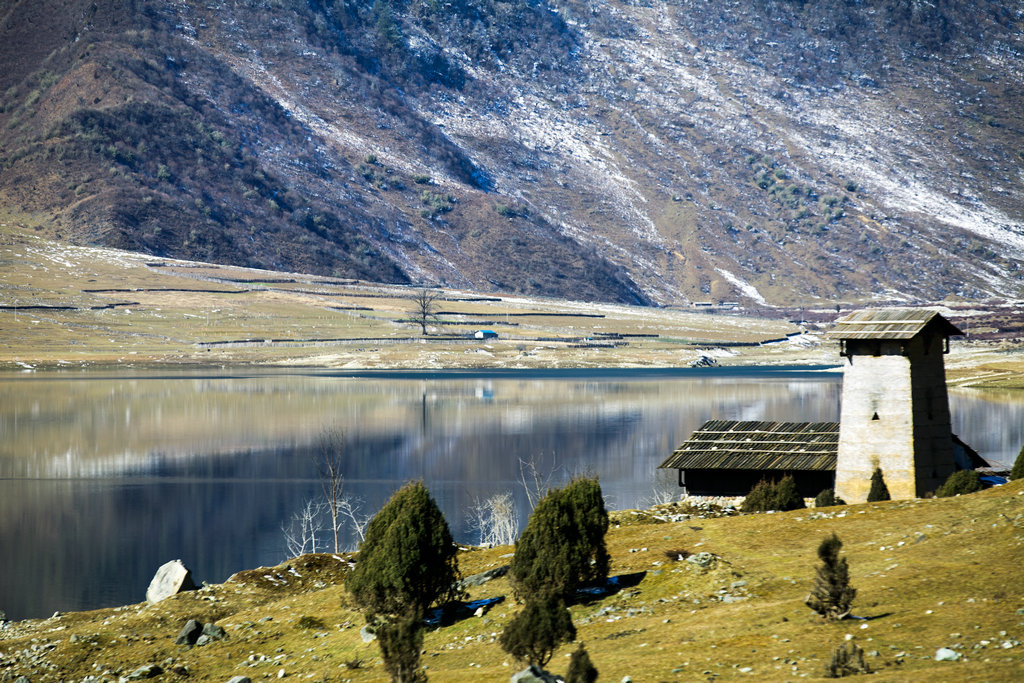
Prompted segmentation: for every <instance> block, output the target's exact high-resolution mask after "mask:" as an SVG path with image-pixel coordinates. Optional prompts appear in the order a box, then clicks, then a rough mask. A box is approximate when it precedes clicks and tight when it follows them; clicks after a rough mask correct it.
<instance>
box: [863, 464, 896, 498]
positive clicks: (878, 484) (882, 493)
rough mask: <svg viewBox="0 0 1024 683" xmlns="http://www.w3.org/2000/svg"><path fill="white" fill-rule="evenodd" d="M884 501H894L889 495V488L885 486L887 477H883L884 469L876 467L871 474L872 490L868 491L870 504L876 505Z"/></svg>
mask: <svg viewBox="0 0 1024 683" xmlns="http://www.w3.org/2000/svg"><path fill="white" fill-rule="evenodd" d="M882 500H892V496H890V495H889V487H888V486H886V485H885V477H884V476H883V475H882V468H881V467H876V468H875V471H874V472H872V473H871V490H869V491H868V502H869V503H876V502H879V501H882Z"/></svg>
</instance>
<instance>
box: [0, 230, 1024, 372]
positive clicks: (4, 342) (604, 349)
mask: <svg viewBox="0 0 1024 683" xmlns="http://www.w3.org/2000/svg"><path fill="white" fill-rule="evenodd" d="M16 218H17V220H16V219H15V218H10V217H8V218H7V219H6V222H4V221H0V273H2V278H0V369H6V370H26V369H33V368H38V369H44V368H84V367H135V368H144V367H152V366H166V365H201V366H230V365H236V366H237V365H259V366H268V365H273V366H298V365H303V366H317V367H328V368H351V369H371V368H415V369H444V368H559V367H561V368H572V367H687V366H689V365H692V364H694V363H696V362H699V361H701V359H702V358H705V357H707V358H711V359H713V360H714V361H715V362H717V363H718V364H721V365H730V364H738V365H753V364H769V365H778V364H834V363H836V362H837V361H838V360H839V359H838V356H837V346H836V345H835V344H834V343H833V342H829V341H826V340H824V339H823V336H822V332H823V331H824V330H826V329H827V328H828V326H829V324H828V323H829V321H830V320H831V319H832V318H833V317H834V313H829V312H827V311H799V310H788V311H777V312H775V313H773V314H772V315H771V317H768V316H767V315H766V314H764V313H763V312H761V313H758V314H757V315H754V314H752V313H750V312H748V313H743V312H741V311H731V312H728V313H723V312H705V311H697V310H696V309H689V310H678V309H666V308H661V309H658V308H644V307H632V306H620V305H611V304H595V303H582V302H570V301H560V300H553V299H538V298H527V297H522V296H506V295H486V296H484V295H480V294H478V293H474V292H464V291H456V290H440V291H439V296H440V300H439V301H438V305H437V320H436V322H435V323H434V324H432V325H431V326H430V329H429V334H428V335H422V334H421V330H420V327H419V325H417V324H416V322H415V321H414V320H413V310H414V305H413V302H412V297H413V296H414V295H415V293H416V288H411V287H402V286H388V285H381V284H374V283H366V282H359V281H351V280H339V279H335V278H324V277H318V276H307V275H301V274H294V273H278V272H270V271H262V270H253V269H246V268H237V267H227V266H218V265H212V264H203V263H195V262H186V261H175V260H169V259H157V258H153V257H150V256H146V255H141V254H135V253H129V252H120V251H116V250H111V249H97V248H88V247H78V246H71V245H67V244H63V243H60V242H54V241H51V240H48V239H45V238H43V237H40V236H38V235H37V234H36V233H35V231H34V230H33V229H32V228H31V227H26V226H30V225H31V221H30V220H29V219H28V218H26V217H24V216H19V217H16ZM951 305H952V304H951ZM956 306H957V310H956V311H955V312H956V313H957V314H959V315H975V316H977V318H978V319H979V320H980V319H981V318H983V317H986V316H987V318H986V319H992V320H996V322H989V323H987V324H990V325H991V324H1003V325H1010V324H1011V322H1010V321H1007V320H1003V321H1002V322H1001V323H1000V322H998V319H997V318H995V317H994V315H993V314H992V313H991V311H987V310H981V311H972V310H970V309H969V308H967V307H965V306H963V305H960V304H956ZM1014 310H1015V309H1014ZM1011 312H1012V311H1011ZM794 320H796V321H800V320H811V321H817V322H806V323H804V324H797V323H794V322H791V321H794ZM968 320H969V319H968ZM982 324H983V323H976V324H975V329H976V330H977V331H978V334H975V335H973V336H971V337H969V338H968V341H959V340H958V341H956V342H955V343H954V347H953V353H952V355H951V357H950V358H949V359H948V363H947V365H948V367H949V377H950V380H951V381H952V382H954V383H957V384H963V385H969V386H1000V387H1007V388H1018V387H1024V379H1022V377H1024V353H1022V348H1024V347H1022V345H1021V344H1020V339H1019V338H1016V337H1008V336H1007V335H1002V336H999V335H995V336H993V330H995V329H996V328H989V327H982V326H981V325H982ZM1013 324H1015V323H1013ZM480 329H488V330H493V331H494V332H496V333H497V334H498V338H497V339H488V340H484V341H478V340H473V339H471V337H472V335H473V333H474V332H475V331H476V330H480Z"/></svg>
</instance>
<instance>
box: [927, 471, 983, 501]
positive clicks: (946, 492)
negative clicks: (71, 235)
mask: <svg viewBox="0 0 1024 683" xmlns="http://www.w3.org/2000/svg"><path fill="white" fill-rule="evenodd" d="M982 488H984V487H983V486H982V485H981V476H980V475H979V474H978V473H977V472H975V471H974V470H957V471H956V472H954V473H953V474H951V475H949V478H948V479H946V481H945V483H944V484H943V485H942V486H940V487H939V490H938V491H936V492H935V496H936V497H938V498H950V497H952V496H958V495H960V494H962V493H974V492H975V491H980V490H981V489H982Z"/></svg>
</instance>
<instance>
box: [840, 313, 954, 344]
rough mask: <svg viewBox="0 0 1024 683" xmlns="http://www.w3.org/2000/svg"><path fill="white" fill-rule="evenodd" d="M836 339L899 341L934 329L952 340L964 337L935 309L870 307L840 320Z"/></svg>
mask: <svg viewBox="0 0 1024 683" xmlns="http://www.w3.org/2000/svg"><path fill="white" fill-rule="evenodd" d="M835 325H836V326H835V329H833V330H831V331H830V332H829V333H828V335H827V336H828V337H830V338H832V339H896V340H904V339H911V338H912V337H915V336H917V335H918V334H920V333H921V332H922V331H923V330H924V329H925V328H926V327H929V326H933V327H935V328H936V329H937V331H938V332H940V333H941V334H943V335H945V336H947V337H949V336H952V335H956V334H963V332H961V331H960V330H959V329H957V327H956V326H955V325H954V324H953V323H951V322H949V321H948V320H946V319H945V318H944V317H942V315H941V314H940V313H939V312H938V311H937V310H935V309H933V308H869V309H864V310H861V311H854V312H853V313H850V314H849V315H847V316H845V317H843V318H840V319H839V320H836V322H835Z"/></svg>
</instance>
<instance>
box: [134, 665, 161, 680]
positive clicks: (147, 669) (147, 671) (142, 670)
mask: <svg viewBox="0 0 1024 683" xmlns="http://www.w3.org/2000/svg"><path fill="white" fill-rule="evenodd" d="M163 672H164V670H163V669H161V668H160V667H159V666H157V665H156V664H143V665H142V666H140V667H139V668H138V669H136V670H135V671H133V672H131V673H130V674H128V675H127V676H126V677H125V678H127V679H128V680H129V681H141V680H143V679H145V678H153V677H154V676H159V675H160V674H162V673H163Z"/></svg>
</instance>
